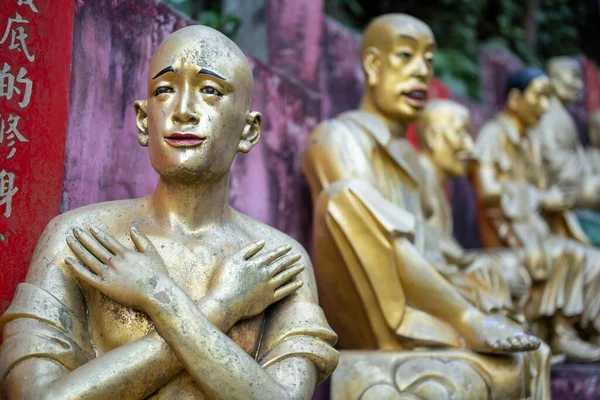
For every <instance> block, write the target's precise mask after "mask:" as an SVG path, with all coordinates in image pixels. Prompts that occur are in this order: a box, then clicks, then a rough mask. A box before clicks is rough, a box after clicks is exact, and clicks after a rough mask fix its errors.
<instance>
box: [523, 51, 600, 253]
mask: <svg viewBox="0 0 600 400" xmlns="http://www.w3.org/2000/svg"><path fill="white" fill-rule="evenodd" d="M547 65H548V67H547V69H548V74H549V76H550V83H551V85H552V90H553V95H552V97H551V98H550V102H549V107H548V111H547V112H546V113H545V114H544V116H543V117H542V119H541V121H540V123H539V125H538V126H536V127H535V128H534V131H535V134H536V135H537V136H538V138H539V141H540V144H541V152H542V160H543V162H544V168H545V169H546V172H547V177H548V181H549V184H550V185H557V186H561V187H562V188H563V190H564V191H565V192H569V191H571V192H573V194H572V195H570V197H571V198H570V202H571V204H570V206H571V207H569V208H578V209H581V210H580V211H579V210H578V211H575V214H576V215H577V217H578V218H579V219H582V218H586V215H587V218H586V221H587V226H589V225H590V224H591V223H592V221H593V219H590V214H592V215H593V214H594V213H592V212H591V211H590V210H586V209H599V208H600V175H598V174H594V172H593V167H592V165H591V164H590V160H589V159H588V157H586V154H585V149H584V147H583V145H582V143H581V141H580V139H579V136H578V134H577V128H576V125H575V121H574V120H573V117H572V116H571V114H569V112H568V111H567V109H566V105H567V104H569V103H573V102H575V101H576V100H577V99H578V97H579V95H580V94H581V91H582V89H583V80H582V76H581V67H580V65H579V63H578V62H577V61H576V60H575V59H573V58H570V57H554V58H552V59H550V61H548V64H547ZM580 213H583V214H582V215H578V214H580ZM598 218H600V216H599V217H598ZM548 220H549V221H550V224H551V226H552V229H553V231H554V232H555V233H557V234H561V235H563V236H568V237H573V238H576V239H580V240H581V241H582V242H584V243H589V242H592V243H594V244H597V243H600V236H595V235H593V234H592V233H591V232H592V231H591V230H589V229H588V231H587V232H581V230H580V229H579V226H578V225H579V224H578V223H577V221H576V220H575V219H574V218H573V217H572V216H567V217H566V218H564V217H562V216H560V217H557V216H555V215H553V214H552V213H549V215H548ZM596 229H600V225H599V226H598V227H597V228H596ZM586 233H587V235H586Z"/></svg>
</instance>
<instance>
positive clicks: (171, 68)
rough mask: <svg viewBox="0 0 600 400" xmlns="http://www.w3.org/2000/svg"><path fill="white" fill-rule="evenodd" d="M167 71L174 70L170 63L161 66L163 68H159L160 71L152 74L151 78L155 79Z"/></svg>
mask: <svg viewBox="0 0 600 400" xmlns="http://www.w3.org/2000/svg"><path fill="white" fill-rule="evenodd" d="M167 72H174V71H173V66H172V65H169V66H168V67H167V68H163V69H161V70H160V72H159V73H158V74H156V75H154V78H152V79H156V78H158V77H159V76H161V75H163V74H166V73H167Z"/></svg>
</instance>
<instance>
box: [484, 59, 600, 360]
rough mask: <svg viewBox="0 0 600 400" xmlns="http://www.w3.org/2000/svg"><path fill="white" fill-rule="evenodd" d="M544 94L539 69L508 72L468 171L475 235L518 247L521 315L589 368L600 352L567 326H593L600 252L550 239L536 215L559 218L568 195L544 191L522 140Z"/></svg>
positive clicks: (539, 167)
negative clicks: (522, 272) (523, 277)
mask: <svg viewBox="0 0 600 400" xmlns="http://www.w3.org/2000/svg"><path fill="white" fill-rule="evenodd" d="M551 93H552V88H551V85H550V80H549V78H548V77H547V76H546V75H545V74H544V73H543V72H542V71H540V70H536V69H533V68H527V69H523V70H521V71H518V72H516V73H513V74H511V75H510V76H509V79H508V83H507V89H506V105H505V108H504V110H503V111H502V112H500V113H499V114H498V115H497V116H496V117H495V118H494V119H493V120H491V121H489V122H488V123H487V124H486V125H484V127H483V128H482V129H481V132H480V134H479V136H478V139H477V143H476V145H475V148H474V158H475V160H474V162H473V170H472V174H473V180H474V184H475V187H476V191H477V195H478V201H479V220H480V227H481V229H480V230H481V235H482V240H483V242H484V244H485V246H486V247H511V248H521V249H523V251H524V254H525V265H526V267H527V268H528V270H529V272H530V274H531V278H532V280H533V282H534V283H533V287H532V297H531V299H530V300H529V302H528V304H527V311H526V313H527V316H528V318H529V319H532V320H537V321H539V320H550V323H549V329H548V332H545V331H544V330H543V329H542V328H545V327H546V325H547V324H541V323H540V324H537V325H538V327H539V328H540V330H539V331H538V333H539V334H540V335H541V336H542V337H544V338H549V341H550V343H551V346H552V349H553V351H554V352H555V353H561V354H565V355H566V356H567V358H568V359H570V360H571V361H579V362H591V361H596V360H599V359H600V348H599V347H597V346H595V345H592V344H590V343H587V342H585V341H583V340H582V338H580V334H579V332H578V331H576V329H575V328H574V326H573V321H576V322H577V323H578V324H579V325H580V326H581V327H582V328H587V329H590V330H592V331H593V329H592V328H595V330H596V331H597V330H598V328H600V318H599V316H598V310H599V308H600V307H599V306H600V295H599V293H600V292H599V291H598V289H599V287H600V286H599V284H600V282H599V273H600V253H599V252H598V251H597V250H596V249H594V248H591V247H587V246H585V245H582V244H580V243H579V242H576V241H574V240H571V239H568V238H564V237H560V236H558V235H555V234H552V233H551V231H550V227H549V225H548V223H547V222H546V221H545V219H544V218H543V216H542V214H541V213H540V211H541V212H544V211H547V212H552V213H555V214H559V213H560V212H562V211H563V210H565V209H567V208H568V207H569V206H570V195H569V192H565V191H563V190H562V189H561V187H559V186H556V185H553V186H551V185H549V181H548V179H547V177H546V175H545V167H544V164H543V162H542V155H541V148H540V144H539V142H538V141H537V138H536V135H533V134H528V128H530V127H532V126H534V125H535V124H536V123H538V122H539V120H540V118H541V117H542V115H543V114H544V112H545V111H546V109H547V107H548V103H549V101H550V96H551ZM590 325H591V326H590ZM591 334H592V336H595V334H594V332H591Z"/></svg>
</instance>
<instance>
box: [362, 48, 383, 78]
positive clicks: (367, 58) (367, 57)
mask: <svg viewBox="0 0 600 400" xmlns="http://www.w3.org/2000/svg"><path fill="white" fill-rule="evenodd" d="M362 65H363V69H364V70H365V74H366V78H367V84H368V85H369V86H373V85H376V84H377V82H378V80H379V70H380V66H381V60H380V52H379V50H377V49H376V48H375V47H369V48H367V49H366V50H365V53H364V54H363V59H362Z"/></svg>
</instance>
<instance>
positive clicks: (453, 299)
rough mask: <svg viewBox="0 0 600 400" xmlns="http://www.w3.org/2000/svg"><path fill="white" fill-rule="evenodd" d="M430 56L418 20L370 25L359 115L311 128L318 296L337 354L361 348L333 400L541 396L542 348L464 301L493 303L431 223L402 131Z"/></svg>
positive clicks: (344, 362) (343, 370) (544, 388)
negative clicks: (336, 335) (404, 396)
mask: <svg viewBox="0 0 600 400" xmlns="http://www.w3.org/2000/svg"><path fill="white" fill-rule="evenodd" d="M435 49H436V43H435V39H434V37H433V34H432V32H431V30H430V29H429V27H428V26H427V25H426V24H424V23H423V22H422V21H420V20H418V19H416V18H413V17H411V16H408V15H403V14H390V15H385V16H381V17H378V18H376V19H375V20H374V21H373V22H372V23H371V24H370V25H369V26H368V28H367V29H366V31H365V33H364V37H363V41H362V46H361V62H362V67H363V70H364V74H365V80H366V83H367V87H366V90H365V93H364V96H363V99H362V103H361V105H360V108H359V109H358V110H354V111H349V112H345V113H343V114H341V115H339V116H338V117H336V118H335V119H332V120H328V121H324V122H322V123H321V124H320V125H318V126H317V128H316V129H315V130H314V131H313V133H312V134H311V136H310V138H309V141H308V144H307V149H306V152H305V154H304V160H303V170H304V173H305V175H306V177H307V179H308V183H309V186H310V189H311V194H312V197H313V200H314V202H315V216H314V231H313V232H314V259H315V265H316V267H315V271H316V274H317V280H318V282H319V297H320V299H321V302H322V305H323V308H324V310H325V312H326V315H327V316H328V318H329V321H330V322H331V324H332V326H333V327H334V329H336V331H337V332H338V333H339V346H340V348H341V349H345V350H362V351H360V352H356V351H354V352H353V351H349V352H342V355H341V358H340V365H339V367H338V370H337V372H336V373H335V374H334V377H333V381H332V395H333V397H334V398H340V399H346V398H373V399H375V398H386V397H387V396H392V394H393V393H396V394H395V396H397V393H398V392H400V393H406V394H409V395H412V396H416V397H418V398H423V399H438V398H448V397H452V396H457V397H462V398H480V396H485V394H484V393H491V396H492V397H494V398H503V397H508V398H510V397H515V398H521V397H527V396H528V395H531V396H533V398H536V399H542V398H546V397H547V396H548V382H549V380H548V376H549V375H548V367H549V357H548V356H549V352H548V349H547V347H546V346H545V345H543V344H542V347H541V348H540V349H539V350H538V351H537V352H532V353H531V354H529V355H527V353H526V352H528V351H532V350H535V349H537V348H538V347H540V345H541V343H540V341H539V340H538V339H537V338H535V337H533V336H531V335H528V334H527V333H525V332H524V331H523V330H522V329H521V328H519V327H517V326H515V324H514V323H512V322H510V321H509V320H507V319H506V318H505V317H503V316H501V315H488V314H486V313H485V312H484V311H482V310H481V309H480V308H478V307H477V306H479V307H481V304H476V302H475V303H473V302H470V301H469V300H467V298H466V297H465V295H464V294H465V293H469V292H470V293H477V294H478V295H476V296H473V297H474V298H493V297H494V296H492V294H493V293H490V292H489V291H487V290H484V289H482V286H481V285H479V282H477V279H476V277H474V276H473V275H470V273H469V272H470V271H468V268H469V267H470V263H467V264H466V265H459V264H458V263H457V262H456V260H453V259H452V256H451V254H450V252H449V251H448V249H445V248H444V246H443V243H445V242H446V241H450V240H445V239H444V240H441V238H442V237H445V234H443V233H442V232H440V231H438V230H437V229H434V228H431V227H429V226H428V225H427V221H426V219H425V213H426V212H427V213H430V211H428V210H425V209H426V208H428V205H427V204H426V203H424V202H423V197H421V196H422V194H423V189H424V188H423V186H422V178H423V176H422V171H421V167H420V162H419V158H418V157H417V154H416V153H415V151H414V149H413V148H412V147H411V145H410V143H409V142H408V141H407V140H406V139H405V135H406V130H407V127H408V124H409V123H410V122H411V121H413V120H415V119H416V118H417V117H418V116H419V113H420V112H421V110H422V109H423V107H424V106H425V105H426V102H427V92H428V89H429V83H430V79H431V77H432V75H433V58H434V55H435ZM459 258H460V257H459ZM463 268H466V270H467V271H463ZM487 272H488V273H489V274H493V273H494V269H488V270H487ZM488 276H489V275H488ZM496 278H497V279H498V280H499V281H500V280H502V276H501V275H496ZM505 285H506V283H505V282H502V284H501V285H499V286H500V287H504V288H506V286H505ZM440 347H442V349H440ZM368 350H386V351H382V352H377V351H368ZM392 350H393V351H392ZM523 352H525V353H523ZM511 353H512V355H511ZM484 354H497V355H503V356H501V357H497V356H496V357H489V356H486V355H484ZM524 359H526V362H523V360H524ZM533 371H537V372H535V373H532V372H533ZM521 374H525V376H526V381H525V382H523V381H522V380H521V377H520V376H521ZM428 378H430V379H428ZM466 382H469V384H467V383H466Z"/></svg>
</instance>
